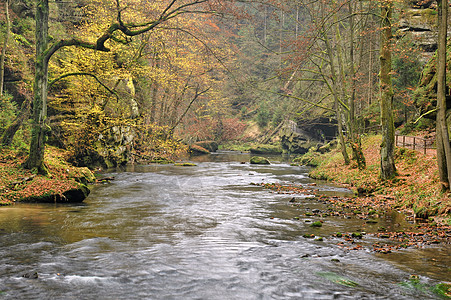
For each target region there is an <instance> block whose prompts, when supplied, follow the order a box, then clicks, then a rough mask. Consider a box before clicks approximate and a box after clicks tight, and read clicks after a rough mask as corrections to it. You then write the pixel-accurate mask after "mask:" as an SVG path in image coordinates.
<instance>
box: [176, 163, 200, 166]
mask: <svg viewBox="0 0 451 300" xmlns="http://www.w3.org/2000/svg"><path fill="white" fill-rule="evenodd" d="M174 166H178V167H195V166H197V165H196V164H193V163H189V162H183V163H176V164H174Z"/></svg>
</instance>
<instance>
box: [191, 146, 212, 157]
mask: <svg viewBox="0 0 451 300" xmlns="http://www.w3.org/2000/svg"><path fill="white" fill-rule="evenodd" d="M189 152H190V154H191V155H194V156H198V155H204V154H210V151H208V150H207V149H205V148H204V147H201V146H198V145H190V146H189Z"/></svg>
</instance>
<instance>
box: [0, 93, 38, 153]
mask: <svg viewBox="0 0 451 300" xmlns="http://www.w3.org/2000/svg"><path fill="white" fill-rule="evenodd" d="M30 110H31V99H29V98H28V97H27V99H26V100H25V101H24V102H23V103H22V107H21V108H20V112H19V114H18V115H17V117H16V118H15V119H14V121H13V122H12V123H11V125H9V126H8V128H6V130H5V132H3V134H2V137H1V139H0V144H1V145H3V146H11V144H12V142H13V139H14V136H15V135H16V132H17V130H19V128H20V126H22V124H23V122H24V121H25V120H27V119H28V117H29V116H30Z"/></svg>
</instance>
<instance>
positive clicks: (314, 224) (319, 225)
mask: <svg viewBox="0 0 451 300" xmlns="http://www.w3.org/2000/svg"><path fill="white" fill-rule="evenodd" d="M310 226H311V227H322V226H323V223H322V222H321V221H315V222H313V223H312V225H310Z"/></svg>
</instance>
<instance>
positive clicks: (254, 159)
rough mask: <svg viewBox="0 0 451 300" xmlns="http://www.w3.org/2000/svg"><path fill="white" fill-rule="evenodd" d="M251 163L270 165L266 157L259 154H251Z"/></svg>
mask: <svg viewBox="0 0 451 300" xmlns="http://www.w3.org/2000/svg"><path fill="white" fill-rule="evenodd" d="M250 163H251V164H254V165H270V164H271V163H270V162H269V160H268V159H267V158H264V157H261V156H253V157H252V158H251V160H250Z"/></svg>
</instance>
